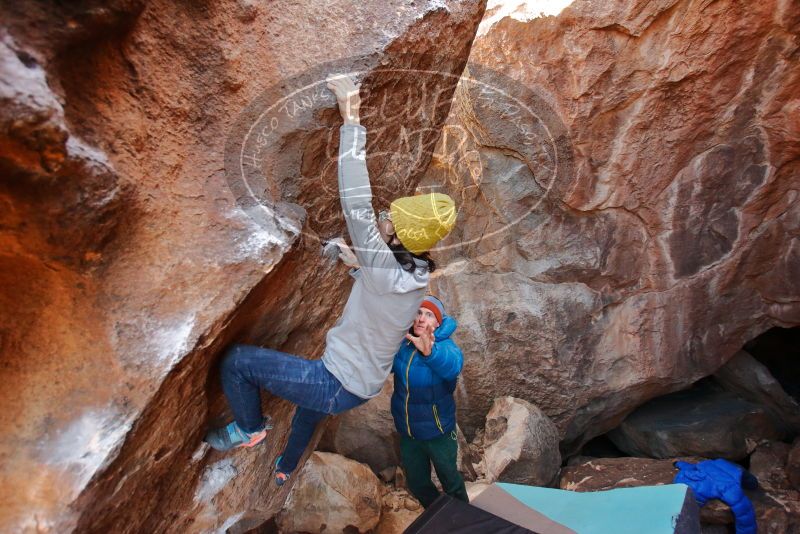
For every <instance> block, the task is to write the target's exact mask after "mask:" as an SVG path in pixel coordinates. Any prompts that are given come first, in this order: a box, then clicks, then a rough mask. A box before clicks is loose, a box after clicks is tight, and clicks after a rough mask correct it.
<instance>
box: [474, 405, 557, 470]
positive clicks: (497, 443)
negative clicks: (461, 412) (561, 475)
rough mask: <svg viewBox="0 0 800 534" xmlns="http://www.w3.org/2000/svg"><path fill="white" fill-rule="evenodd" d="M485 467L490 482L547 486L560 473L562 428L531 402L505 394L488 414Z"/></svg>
mask: <svg viewBox="0 0 800 534" xmlns="http://www.w3.org/2000/svg"><path fill="white" fill-rule="evenodd" d="M483 446H484V458H483V469H484V471H485V479H486V481H487V482H490V483H491V482H495V481H500V482H513V483H517V484H529V485H533V486H547V485H549V484H550V483H551V482H553V481H554V479H555V477H556V475H558V469H559V466H560V465H561V455H560V454H559V452H558V430H557V429H556V427H555V425H554V424H553V422H552V421H550V419H549V418H548V417H547V416H546V415H544V413H542V411H541V410H540V409H539V408H537V407H536V406H534V405H532V404H531V403H529V402H527V401H524V400H520V399H515V398H513V397H503V398H500V399H497V400H496V401H495V403H494V405H493V406H492V409H491V410H490V411H489V414H488V415H487V416H486V434H485V436H484V442H483Z"/></svg>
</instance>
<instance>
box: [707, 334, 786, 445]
mask: <svg viewBox="0 0 800 534" xmlns="http://www.w3.org/2000/svg"><path fill="white" fill-rule="evenodd" d="M714 378H715V379H716V380H717V381H718V382H719V383H720V384H722V385H723V387H724V388H725V389H727V390H729V391H732V392H733V393H736V394H738V395H740V396H741V397H742V398H744V399H747V400H749V401H751V402H754V403H756V404H761V405H763V406H765V407H767V408H768V409H769V410H770V411H772V413H773V414H774V415H775V418H776V420H778V421H780V422H781V423H782V424H783V425H784V426H785V429H786V430H787V431H790V432H792V433H797V432H798V431H800V404H798V403H797V401H796V400H794V399H793V398H792V397H791V396H790V395H789V394H788V393H786V391H785V390H784V389H783V386H781V385H780V383H779V382H778V381H777V380H776V379H775V377H774V376H772V373H770V371H769V369H768V368H767V366H766V365H764V364H763V363H761V362H759V361H758V360H756V359H755V358H754V357H753V356H752V355H750V354H749V353H748V352H745V351H743V350H740V351H739V352H737V353H736V354H734V356H733V358H731V359H730V360H728V363H726V364H725V365H723V366H722V367H721V368H720V369H719V370H718V371H717V372H716V373H714Z"/></svg>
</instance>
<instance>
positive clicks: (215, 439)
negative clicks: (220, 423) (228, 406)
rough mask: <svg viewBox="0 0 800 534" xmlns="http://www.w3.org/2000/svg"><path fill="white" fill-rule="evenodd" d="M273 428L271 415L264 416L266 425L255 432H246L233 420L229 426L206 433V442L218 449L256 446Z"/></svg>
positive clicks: (225, 449)
mask: <svg viewBox="0 0 800 534" xmlns="http://www.w3.org/2000/svg"><path fill="white" fill-rule="evenodd" d="M271 428H272V423H271V420H270V418H269V417H266V418H264V427H263V428H262V429H261V430H256V431H255V432H245V431H244V430H242V429H241V428H239V425H237V424H236V421H232V422H231V423H230V424H228V425H227V426H224V427H222V428H215V429H214V430H211V431H209V432H208V434H206V437H205V442H206V443H208V444H209V445H211V447H212V448H213V449H216V450H218V451H229V450H231V449H236V448H238V447H254V446H256V445H258V444H259V443H261V442H262V441H264V438H266V437H267V430H270V429H271Z"/></svg>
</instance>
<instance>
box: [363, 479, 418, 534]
mask: <svg viewBox="0 0 800 534" xmlns="http://www.w3.org/2000/svg"><path fill="white" fill-rule="evenodd" d="M423 511H424V510H423V508H422V505H421V504H420V503H419V502H418V501H417V500H416V499H414V497H412V496H411V495H410V494H409V493H408V492H407V491H406V490H403V489H395V490H391V491H388V492H387V493H386V494H385V495H384V496H383V507H382V509H381V521H380V523H378V526H377V528H375V534H402V533H403V532H405V530H406V528H408V526H409V525H410V524H411V523H413V522H414V520H415V519H416V518H417V517H419V515H420V514H421V513H422V512H423Z"/></svg>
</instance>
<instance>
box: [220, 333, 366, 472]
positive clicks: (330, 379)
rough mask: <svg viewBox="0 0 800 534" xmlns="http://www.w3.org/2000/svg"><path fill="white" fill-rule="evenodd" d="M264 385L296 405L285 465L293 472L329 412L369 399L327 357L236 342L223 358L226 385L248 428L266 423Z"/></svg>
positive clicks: (240, 419)
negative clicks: (355, 390) (338, 374)
mask: <svg viewBox="0 0 800 534" xmlns="http://www.w3.org/2000/svg"><path fill="white" fill-rule="evenodd" d="M261 388H263V389H266V390H267V391H269V392H271V393H272V394H274V395H277V396H278V397H282V398H284V399H286V400H288V401H290V402H293V403H294V404H296V405H297V410H296V411H295V414H294V418H293V419H292V430H291V433H290V434H289V441H288V443H287V444H286V449H285V450H284V451H283V458H281V465H280V466H279V468H280V470H281V471H283V472H285V473H291V472H292V471H293V470H294V468H295V467H297V462H299V461H300V457H301V456H303V452H304V451H305V450H306V446H308V443H309V442H310V441H311V436H313V435H314V429H315V428H316V427H317V423H319V422H320V421H321V420H322V419H324V418H325V416H326V415H328V414H331V415H333V414H337V413H340V412H344V411H346V410H349V409H351V408H355V407H356V406H358V405H360V404H362V403H364V402H366V400H367V399H362V398H361V397H359V396H357V395H354V394H352V393H350V392H349V391H347V390H346V389H344V387H343V386H342V383H341V382H339V380H338V379H337V378H336V377H335V376H333V375H332V374H331V372H330V371H328V369H327V368H326V367H325V365H324V364H323V363H322V360H305V359H303V358H300V357H298V356H294V355H292V354H286V353H285V352H279V351H277V350H272V349H265V348H262V347H257V346H253V345H238V344H237V345H232V346H231V348H229V349H228V350H227V352H226V353H225V357H224V359H223V360H222V389H223V391H224V392H225V396H226V397H227V398H228V403H229V404H230V406H231V410H233V416H234V418H235V419H236V423H237V424H238V425H239V427H240V428H241V429H242V430H244V431H245V432H255V431H256V430H260V429H261V427H262V425H263V414H262V413H261Z"/></svg>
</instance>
